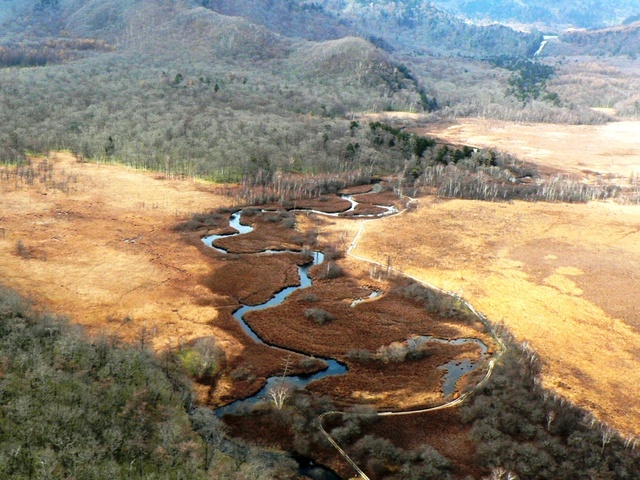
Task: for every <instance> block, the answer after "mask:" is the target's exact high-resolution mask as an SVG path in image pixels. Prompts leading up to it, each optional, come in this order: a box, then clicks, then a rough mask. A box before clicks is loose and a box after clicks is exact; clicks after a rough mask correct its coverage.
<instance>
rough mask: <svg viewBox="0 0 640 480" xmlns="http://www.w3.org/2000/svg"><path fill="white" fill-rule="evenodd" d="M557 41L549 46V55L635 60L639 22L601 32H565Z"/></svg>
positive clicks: (639, 33) (639, 30) (637, 49)
mask: <svg viewBox="0 0 640 480" xmlns="http://www.w3.org/2000/svg"><path fill="white" fill-rule="evenodd" d="M559 40H560V42H554V43H553V44H550V49H549V53H550V54H557V55H594V56H597V55H627V56H629V57H631V58H633V59H635V58H636V57H637V56H638V52H640V22H633V23H630V24H628V25H621V26H617V27H611V28H605V29H602V30H582V31H572V32H566V33H564V34H562V35H560V38H559Z"/></svg>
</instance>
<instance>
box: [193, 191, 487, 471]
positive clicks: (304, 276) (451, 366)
mask: <svg viewBox="0 0 640 480" xmlns="http://www.w3.org/2000/svg"><path fill="white" fill-rule="evenodd" d="M342 197H343V198H345V199H346V200H349V201H350V202H351V207H350V208H349V209H348V210H346V211H345V212H340V213H338V214H327V213H325V212H321V211H316V210H302V211H305V212H314V213H317V214H320V215H328V216H338V215H340V214H342V213H346V212H350V211H353V210H354V209H355V207H356V206H357V204H358V203H357V202H356V201H355V200H353V198H352V196H351V195H344V196H342ZM380 207H381V208H383V209H384V211H383V212H382V213H379V214H377V215H361V216H359V215H356V216H353V217H351V218H354V217H355V218H380V217H385V216H389V215H392V214H394V213H397V210H396V209H395V208H394V207H387V206H380ZM229 226H230V227H232V228H233V229H235V230H236V232H237V233H231V234H222V235H208V236H206V237H203V238H202V242H203V243H204V244H205V245H207V246H209V247H211V248H213V249H214V250H216V251H218V252H220V253H223V254H226V253H228V252H227V251H226V250H224V249H223V248H220V247H217V246H215V245H214V243H215V241H216V240H217V239H219V238H223V237H224V238H228V237H233V236H238V235H243V234H246V233H249V232H252V231H253V227H251V226H249V225H243V224H242V211H241V210H240V211H237V212H234V213H233V214H232V215H231V217H230V219H229ZM291 252H292V251H291V250H265V251H262V252H257V253H254V254H248V255H267V254H271V255H277V254H281V253H291ZM293 253H299V252H293ZM323 261H324V254H323V253H322V252H318V251H316V252H314V253H313V258H312V261H311V262H309V263H306V264H305V265H302V266H299V267H298V274H299V276H300V285H298V286H294V287H286V288H284V289H283V290H280V291H279V292H278V293H276V294H275V295H273V296H272V297H271V298H270V299H269V300H267V301H266V302H264V303H261V304H259V305H242V306H241V307H240V308H238V309H237V310H236V311H234V312H233V317H234V318H235V319H236V320H237V321H238V322H239V323H240V325H241V326H242V329H243V330H244V331H245V333H246V334H247V335H249V337H251V338H252V339H253V340H254V341H255V342H256V343H265V342H264V341H263V340H262V339H261V338H260V337H259V336H258V335H257V334H256V333H255V332H254V331H253V330H252V329H251V327H250V326H249V325H248V324H247V322H246V321H245V320H244V316H245V315H246V314H247V313H249V312H252V311H255V310H264V309H266V308H270V307H275V306H277V305H280V304H281V303H283V302H284V301H285V300H286V299H287V298H288V297H289V295H291V294H292V293H293V292H295V291H296V290H298V289H301V288H306V287H309V286H311V284H312V281H311V278H309V268H311V267H312V266H314V265H318V264H320V263H322V262H323ZM379 295H380V292H379V291H373V292H372V294H371V296H370V297H369V298H375V297H378V296H379ZM360 301H364V299H360V300H354V302H353V303H352V304H351V306H352V307H353V306H355V305H357V303H359V302H360ZM418 338H419V339H420V341H422V342H436V343H448V344H452V345H464V344H468V343H475V344H476V345H478V347H479V348H480V353H481V355H480V357H481V358H480V360H482V359H483V358H484V357H485V356H486V353H487V346H486V345H485V344H484V343H483V342H481V341H480V340H478V339H476V338H458V339H455V340H446V339H441V338H435V337H431V336H426V335H425V336H421V337H418ZM267 345H270V346H274V347H277V348H280V349H283V350H286V348H282V347H279V346H277V345H271V344H268V343H267ZM296 353H298V352H296ZM318 358H321V359H322V360H324V361H325V362H326V363H327V364H328V367H327V368H326V369H324V370H321V371H319V372H316V373H313V374H305V375H289V376H286V377H284V378H283V377H282V376H281V375H278V376H273V377H269V378H268V379H267V383H266V384H265V386H264V387H263V388H262V389H261V390H260V391H259V392H257V393H256V394H254V395H252V396H251V397H248V398H245V399H240V400H236V401H234V402H232V403H230V404H228V405H225V406H224V407H220V408H217V409H216V410H215V414H216V416H218V417H222V416H223V415H225V414H227V413H231V412H233V411H235V409H236V408H238V407H239V406H240V405H245V406H250V405H252V404H255V403H257V402H258V401H260V400H264V399H265V398H267V394H268V392H269V390H270V388H271V387H272V386H273V385H274V384H276V383H277V382H281V381H286V382H287V383H289V384H290V385H292V386H293V387H294V388H304V387H305V386H306V385H307V384H309V383H310V382H312V381H314V380H318V379H320V378H324V377H327V376H330V375H344V374H345V373H347V366H346V365H345V364H343V363H341V362H338V361H337V360H334V359H331V358H322V357H318ZM480 360H478V361H473V360H469V359H464V360H452V361H450V362H447V363H445V364H443V365H440V366H439V367H438V369H439V370H443V371H444V375H443V383H442V394H443V395H444V396H445V397H446V396H448V395H451V394H453V392H454V391H455V387H456V384H457V383H458V380H459V379H460V378H461V377H462V376H463V375H465V374H467V373H469V372H471V371H473V370H474V369H475V368H477V367H478V365H479V364H480ZM298 460H299V463H300V466H301V467H300V468H301V469H300V473H304V474H305V475H307V476H308V477H309V478H312V479H317V480H324V479H326V480H339V479H340V477H339V476H337V475H336V474H335V473H334V472H332V471H331V470H329V469H326V468H325V467H322V466H320V465H317V464H314V463H313V462H312V461H310V460H309V459H298Z"/></svg>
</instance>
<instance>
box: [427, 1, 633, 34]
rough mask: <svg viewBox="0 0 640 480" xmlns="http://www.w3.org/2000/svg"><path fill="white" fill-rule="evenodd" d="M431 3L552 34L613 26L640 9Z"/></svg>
mask: <svg viewBox="0 0 640 480" xmlns="http://www.w3.org/2000/svg"><path fill="white" fill-rule="evenodd" d="M433 3H434V5H436V6H438V7H439V8H443V9H445V10H447V11H450V12H452V13H455V14H458V15H461V16H464V17H467V18H471V19H474V20H484V21H487V20H488V21H498V22H511V23H519V24H532V25H537V26H538V27H539V28H544V27H546V28H549V29H552V30H553V29H556V28H566V27H570V26H571V27H582V28H596V27H603V26H610V25H616V24H619V23H622V21H623V20H624V19H625V18H627V17H629V16H631V15H634V14H638V13H640V6H639V5H638V2H635V1H634V0H611V1H607V2H603V1H600V0H570V1H564V2H558V1H554V0H532V1H527V2H521V1H517V0H434V2H433Z"/></svg>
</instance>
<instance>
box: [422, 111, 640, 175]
mask: <svg viewBox="0 0 640 480" xmlns="http://www.w3.org/2000/svg"><path fill="white" fill-rule="evenodd" d="M417 131H419V132H420V133H423V134H428V135H431V136H434V137H437V138H440V139H442V140H445V141H449V142H452V143H460V144H465V145H474V146H478V147H483V148H492V147H494V148H497V149H499V150H501V151H503V152H508V153H511V154H513V155H515V156H516V157H518V158H519V159H522V160H527V161H531V162H534V163H536V164H537V165H539V166H540V167H546V168H550V169H554V170H555V169H557V170H561V171H565V172H569V173H574V174H578V175H582V176H584V175H589V176H591V175H593V174H594V173H599V174H602V175H605V176H616V175H617V176H622V177H627V178H628V177H629V175H631V174H634V173H640V141H639V139H640V122H637V121H617V122H609V123H606V124H604V125H557V124H552V123H520V122H518V123H516V122H506V121H499V120H490V119H465V120H464V121H460V122H459V123H455V124H445V125H437V126H433V127H431V126H430V127H427V128H420V129H417Z"/></svg>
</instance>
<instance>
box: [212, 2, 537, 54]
mask: <svg viewBox="0 0 640 480" xmlns="http://www.w3.org/2000/svg"><path fill="white" fill-rule="evenodd" d="M201 2H202V3H203V4H204V5H205V6H207V7H208V8H210V9H212V10H215V11H216V12H219V13H222V14H225V15H238V16H242V17H245V18H247V19H249V20H250V21H252V22H255V23H258V24H260V25H263V26H265V27H267V28H269V29H271V30H274V31H276V32H278V33H280V34H282V35H286V36H292V37H300V38H306V39H309V40H328V39H337V38H341V37H344V36H346V35H360V36H362V37H365V38H367V39H369V40H370V41H372V42H373V43H375V44H376V45H378V46H380V47H382V48H385V49H387V50H399V51H401V52H403V53H410V54H428V55H430V54H435V55H444V56H449V55H463V56H469V57H488V56H495V55H501V54H508V55H516V56H526V55H530V54H532V53H533V52H535V50H536V49H537V47H538V45H539V44H540V42H539V39H538V38H537V36H535V35H527V34H523V33H521V32H515V31H513V30H511V29H509V28H505V27H500V26H491V27H482V28H481V27H477V26H474V25H469V24H468V23H465V22H464V21H461V20H460V19H456V18H455V17H453V16H452V15H449V14H447V13H445V12H443V11H442V10H439V9H438V8H435V7H434V6H433V5H432V4H431V2H429V1H426V0H409V1H403V0H371V1H367V2H364V1H359V0H299V1H297V2H293V1H291V0H267V1H264V0H201Z"/></svg>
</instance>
